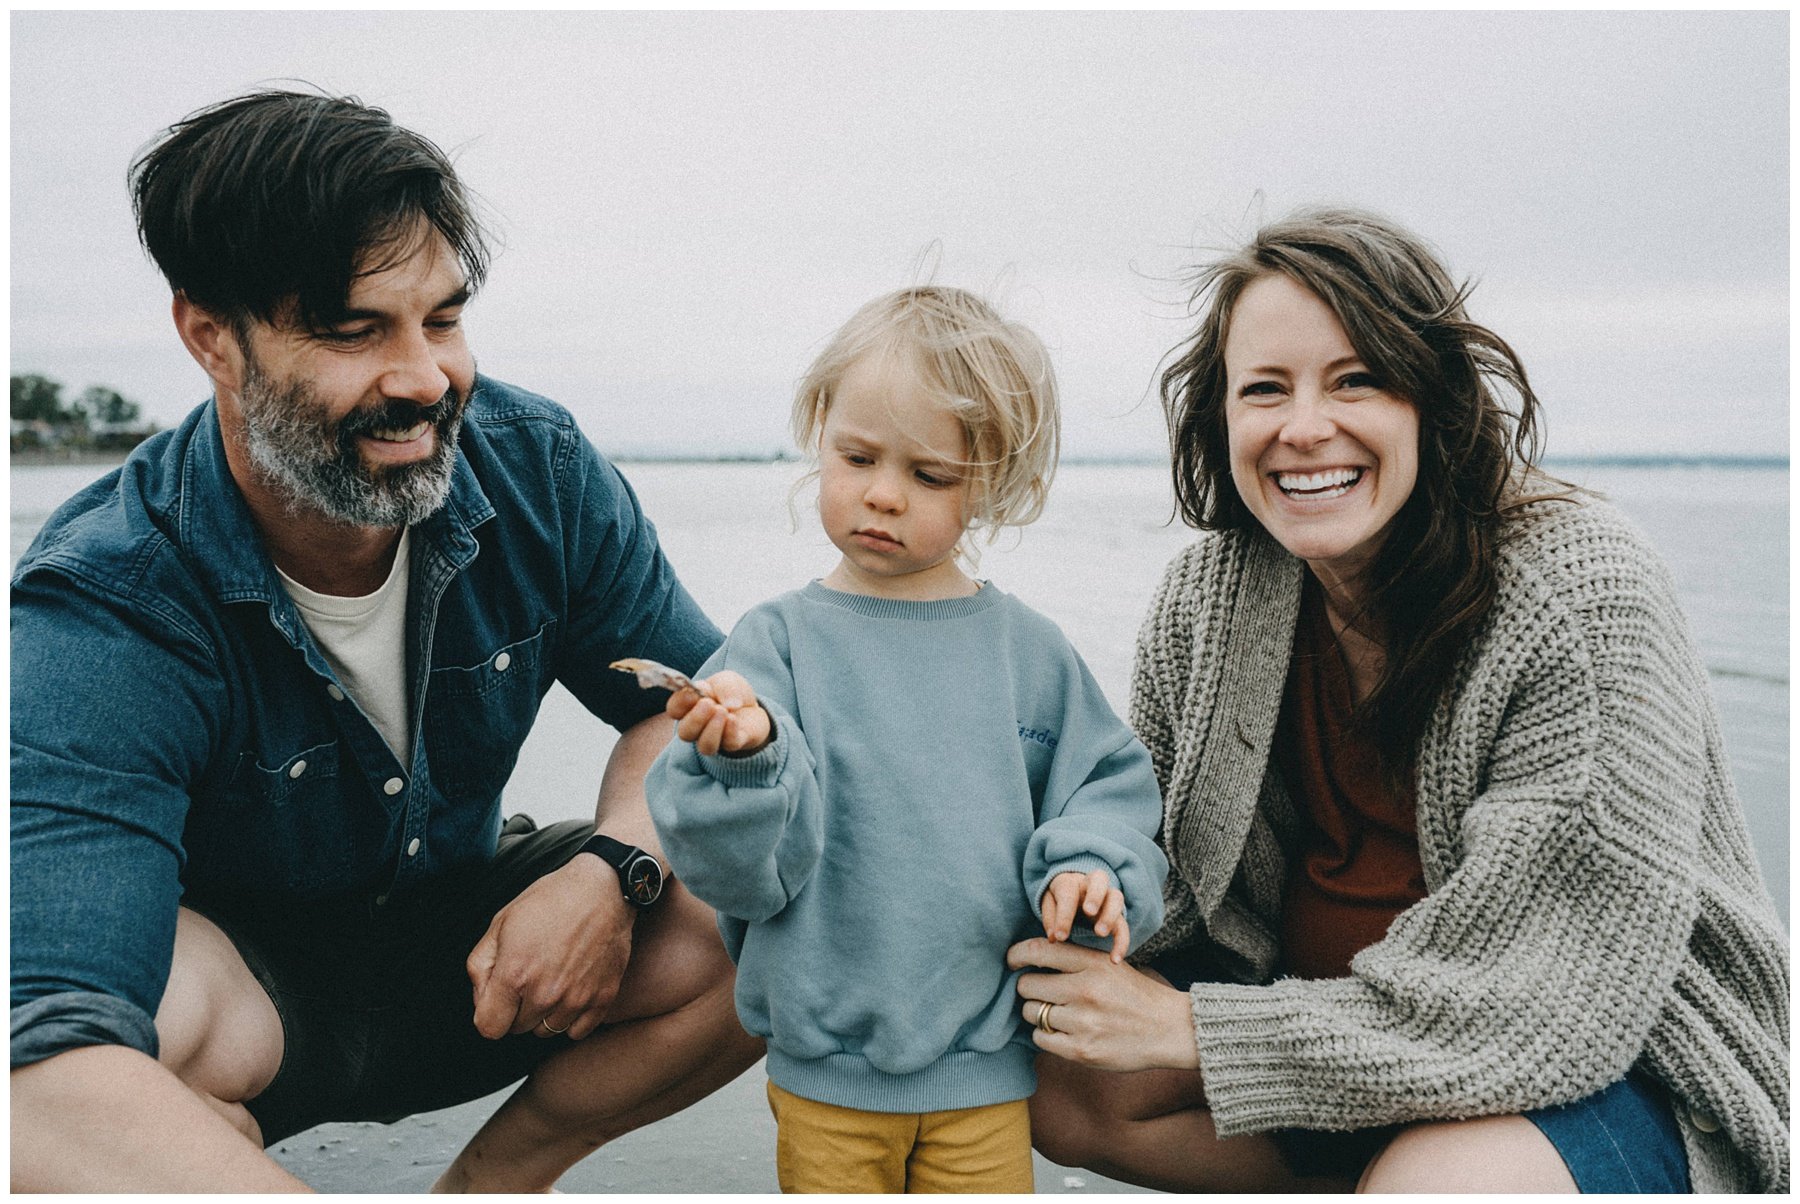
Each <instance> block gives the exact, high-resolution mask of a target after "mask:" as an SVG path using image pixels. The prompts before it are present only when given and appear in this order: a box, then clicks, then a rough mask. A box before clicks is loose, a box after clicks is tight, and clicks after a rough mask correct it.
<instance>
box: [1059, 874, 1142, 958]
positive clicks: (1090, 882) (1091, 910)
mask: <svg viewBox="0 0 1800 1204" xmlns="http://www.w3.org/2000/svg"><path fill="white" fill-rule="evenodd" d="M1038 911H1039V913H1040V914H1041V915H1042V916H1043V919H1044V935H1045V936H1047V937H1049V938H1050V939H1051V940H1052V941H1066V940H1068V939H1069V929H1070V928H1071V927H1072V926H1073V925H1074V923H1075V921H1076V919H1077V918H1078V917H1086V920H1087V922H1088V923H1089V924H1090V925H1091V926H1092V927H1093V929H1094V932H1095V934H1096V935H1098V936H1110V937H1112V939H1113V947H1112V959H1113V963H1114V964H1115V965H1116V964H1118V963H1120V962H1123V961H1124V960H1125V954H1126V953H1127V952H1129V951H1130V949H1131V928H1130V926H1129V925H1127V924H1126V923H1125V894H1124V892H1123V891H1121V890H1119V888H1118V887H1116V886H1114V885H1113V884H1112V875H1111V874H1108V873H1107V872H1106V871H1105V870H1095V871H1094V872H1093V873H1091V874H1078V873H1075V872H1074V871H1073V870H1071V871H1069V872H1068V873H1063V874H1058V875H1057V876H1056V877H1054V878H1052V879H1050V885H1049V887H1048V888H1047V889H1046V890H1045V891H1044V897H1043V898H1042V899H1040V900H1039V901H1038Z"/></svg>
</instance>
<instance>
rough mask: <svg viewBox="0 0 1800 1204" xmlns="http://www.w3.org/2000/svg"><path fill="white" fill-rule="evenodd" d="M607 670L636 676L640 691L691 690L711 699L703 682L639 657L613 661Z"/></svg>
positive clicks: (710, 693)
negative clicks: (615, 670)
mask: <svg viewBox="0 0 1800 1204" xmlns="http://www.w3.org/2000/svg"><path fill="white" fill-rule="evenodd" d="M607 668H609V669H617V670H618V671H619V672H621V673H635V674H637V682H638V688H639V689H642V690H668V691H670V692H674V691H676V690H681V689H691V690H693V691H694V692H695V693H696V694H698V695H700V697H702V698H711V697H712V696H713V694H712V691H711V690H709V689H707V688H706V683H705V682H703V681H693V680H690V679H689V677H688V675H687V674H685V673H682V672H680V671H679V670H676V669H671V668H669V666H667V665H664V664H659V663H658V662H656V661H651V660H644V659H642V658H640V657H635V656H628V657H626V658H625V659H624V660H622V661H614V662H613V663H612V664H610V665H608V666H607Z"/></svg>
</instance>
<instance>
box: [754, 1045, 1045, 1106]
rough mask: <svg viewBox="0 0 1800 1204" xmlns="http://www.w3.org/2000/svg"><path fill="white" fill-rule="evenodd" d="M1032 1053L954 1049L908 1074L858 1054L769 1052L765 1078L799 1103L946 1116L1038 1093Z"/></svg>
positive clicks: (1014, 1048) (1025, 1049)
mask: <svg viewBox="0 0 1800 1204" xmlns="http://www.w3.org/2000/svg"><path fill="white" fill-rule="evenodd" d="M1036 1055H1037V1050H1036V1049H1035V1048H1034V1047H1033V1046H1030V1045H1025V1044H1022V1043H1020V1042H1017V1041H1014V1042H1009V1043H1008V1044H1007V1045H1006V1046H1004V1047H1003V1048H1001V1049H1000V1050H998V1051H996V1052H994V1053H978V1052H975V1051H973V1050H953V1051H952V1052H950V1053H947V1054H945V1055H944V1056H943V1057H941V1058H939V1059H938V1060H937V1061H935V1062H933V1063H932V1064H931V1065H929V1066H927V1067H925V1068H924V1069H922V1070H915V1071H913V1072H912V1073H911V1074H888V1073H886V1072H884V1071H880V1070H877V1069H875V1067H873V1066H871V1065H870V1064H869V1060H868V1059H867V1058H865V1057H863V1056H862V1055H861V1054H853V1053H838V1054H827V1055H826V1056H825V1057H823V1058H793V1057H789V1056H788V1055H786V1054H784V1053H782V1052H781V1051H780V1050H778V1049H775V1048H774V1047H770V1049H769V1062H768V1067H769V1078H770V1080H771V1081H773V1082H774V1084H775V1085H776V1086H777V1087H780V1088H781V1089H782V1090H783V1091H791V1092H793V1093H794V1094H795V1095H797V1096H799V1097H800V1098H802V1099H809V1100H814V1101H816V1102H818V1103H821V1104H833V1105H836V1106H837V1107H839V1108H856V1109H858V1110H860V1111H863V1112H948V1111H951V1110H953V1109H957V1108H985V1107H987V1106H988V1105H989V1104H1004V1103H1010V1102H1011V1101H1013V1100H1017V1099H1025V1098H1026V1097H1028V1096H1029V1095H1030V1094H1031V1093H1032V1092H1033V1091H1036V1090H1037V1072H1036V1071H1035V1070H1033V1069H1032V1064H1033V1062H1034V1060H1035V1058H1036Z"/></svg>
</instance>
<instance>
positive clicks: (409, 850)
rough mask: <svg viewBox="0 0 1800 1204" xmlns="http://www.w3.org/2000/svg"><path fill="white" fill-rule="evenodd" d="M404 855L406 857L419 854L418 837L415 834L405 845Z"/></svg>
mask: <svg viewBox="0 0 1800 1204" xmlns="http://www.w3.org/2000/svg"><path fill="white" fill-rule="evenodd" d="M406 855H407V856H408V857H417V856H418V855H419V838H418V837H417V836H415V837H413V838H412V841H411V842H410V843H409V844H408V845H407V846H406Z"/></svg>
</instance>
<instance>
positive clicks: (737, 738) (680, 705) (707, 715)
mask: <svg viewBox="0 0 1800 1204" xmlns="http://www.w3.org/2000/svg"><path fill="white" fill-rule="evenodd" d="M704 681H705V682H706V686H707V688H708V689H709V690H711V691H712V695H713V696H712V697H711V698H702V697H700V694H699V692H698V691H696V690H694V689H692V688H684V689H680V690H677V691H675V692H674V693H673V694H671V695H669V701H668V704H667V705H666V706H665V707H664V708H663V709H664V710H665V711H667V712H668V713H669V714H670V715H673V716H674V717H675V718H676V719H677V720H678V721H679V722H677V723H676V725H675V734H676V735H677V736H680V737H681V738H682V739H683V740H686V741H688V742H689V743H691V744H692V745H693V746H694V748H695V749H696V750H697V751H699V752H701V753H704V754H705V755H706V756H709V757H716V756H718V755H719V753H721V752H723V753H725V754H726V755H727V756H749V755H750V754H751V753H753V752H755V751H756V750H757V749H759V748H762V747H763V746H764V745H765V744H767V743H768V742H769V739H770V737H771V735H772V734H773V732H774V725H773V724H771V723H770V722H769V712H767V711H765V710H763V709H762V707H760V706H758V705H757V704H756V691H754V690H752V689H751V688H750V683H749V682H747V681H745V680H744V679H743V678H742V677H740V676H739V675H738V674H736V673H733V672H732V671H731V670H729V669H725V670H722V671H720V672H718V673H715V674H713V675H712V676H711V677H708V678H705V679H704Z"/></svg>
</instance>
